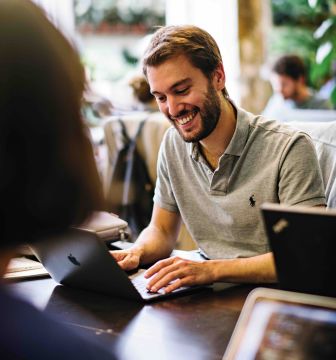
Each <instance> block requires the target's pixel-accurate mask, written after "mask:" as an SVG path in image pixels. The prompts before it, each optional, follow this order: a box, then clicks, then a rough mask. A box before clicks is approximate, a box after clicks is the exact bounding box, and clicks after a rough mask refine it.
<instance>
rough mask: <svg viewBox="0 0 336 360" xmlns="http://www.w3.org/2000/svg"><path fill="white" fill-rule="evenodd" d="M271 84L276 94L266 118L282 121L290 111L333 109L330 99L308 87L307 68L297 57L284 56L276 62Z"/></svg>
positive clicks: (271, 99)
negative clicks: (284, 114)
mask: <svg viewBox="0 0 336 360" xmlns="http://www.w3.org/2000/svg"><path fill="white" fill-rule="evenodd" d="M271 84H272V87H273V91H274V94H273V95H272V96H271V98H270V99H269V101H268V103H267V105H266V107H265V109H264V111H263V115H264V116H267V117H269V118H276V119H278V120H281V115H282V114H283V112H284V111H286V110H290V109H319V110H331V109H332V104H331V103H330V101H329V100H328V99H326V98H323V97H322V96H320V95H319V94H318V93H315V92H314V91H313V90H312V89H310V88H309V87H308V86H307V83H306V68H305V65H304V62H303V61H302V59H301V58H300V57H299V56H297V55H284V56H282V57H280V58H279V59H278V60H277V61H276V62H275V64H274V65H273V68H272V75H271Z"/></svg>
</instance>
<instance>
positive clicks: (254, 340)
mask: <svg viewBox="0 0 336 360" xmlns="http://www.w3.org/2000/svg"><path fill="white" fill-rule="evenodd" d="M223 359H224V360H232V359H235V360H252V359H296V360H305V359H312V360H313V359H316V360H317V359H318V360H321V359H324V360H325V359H336V301H335V299H334V298H328V297H322V296H317V295H310V294H302V293H295V292H289V291H283V290H275V289H265V288H257V289H255V290H253V291H252V292H251V293H250V294H249V296H248V297H247V299H246V301H245V304H244V306H243V309H242V312H241V314H240V316H239V319H238V322H237V324H236V327H235V329H234V332H233V334H232V336H231V339H230V342H229V345H228V347H227V349H226V351H225V354H224V357H223Z"/></svg>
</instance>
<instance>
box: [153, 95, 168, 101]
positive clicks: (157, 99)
mask: <svg viewBox="0 0 336 360" xmlns="http://www.w3.org/2000/svg"><path fill="white" fill-rule="evenodd" d="M155 98H156V101H158V102H164V101H165V100H166V97H165V96H156V97H155Z"/></svg>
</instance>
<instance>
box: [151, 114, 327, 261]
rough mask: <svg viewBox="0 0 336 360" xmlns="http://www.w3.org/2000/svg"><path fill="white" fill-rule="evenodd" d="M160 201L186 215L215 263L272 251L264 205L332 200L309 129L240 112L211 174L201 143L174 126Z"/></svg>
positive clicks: (164, 152) (167, 140) (161, 173)
mask: <svg viewBox="0 0 336 360" xmlns="http://www.w3.org/2000/svg"><path fill="white" fill-rule="evenodd" d="M154 202H155V203H156V204H157V205H159V206H160V207H162V208H164V209H166V210H168V211H172V212H179V213H180V215H181V217H182V219H183V221H184V223H185V225H186V227H187V229H188V230H189V232H190V234H191V236H192V237H193V239H194V240H195V241H196V242H197V243H198V245H199V247H200V248H201V249H203V250H204V251H205V252H206V253H207V254H208V255H209V257H210V258H213V259H216V258H217V259H218V258H237V257H250V256H255V255H258V254H263V253H266V252H268V251H269V246H268V243H267V239H266V235H265V232H264V228H263V223H262V219H261V215H260V210H259V206H260V205H261V204H262V203H263V202H273V203H286V204H289V205H297V204H300V205H306V206H313V205H318V204H321V203H325V197H324V189H323V184H322V178H321V172H320V168H319V165H318V161H317V158H316V154H315V149H314V146H313V144H312V142H311V141H310V139H309V138H308V136H307V135H305V134H304V133H302V132H298V131H296V130H294V129H291V128H290V127H288V126H286V125H282V124H279V123H277V122H275V121H269V120H266V119H265V118H264V117H262V116H255V115H253V114H251V113H248V112H246V111H244V110H242V109H239V108H238V109H237V126H236V129H235V132H234V135H233V137H232V139H231V142H230V144H229V146H228V147H227V149H226V151H225V153H224V154H223V155H222V157H221V158H220V160H219V166H218V168H217V169H216V170H215V171H212V170H211V169H210V168H209V166H208V164H207V162H206V161H205V159H204V157H203V156H202V154H201V153H200V151H199V148H198V144H197V143H186V142H184V141H183V139H182V138H181V137H180V135H179V134H178V132H177V131H176V130H175V129H174V128H170V129H168V131H167V133H166V135H165V137H164V140H163V142H162V145H161V148H160V154H159V160H158V178H157V183H156V189H155V195H154Z"/></svg>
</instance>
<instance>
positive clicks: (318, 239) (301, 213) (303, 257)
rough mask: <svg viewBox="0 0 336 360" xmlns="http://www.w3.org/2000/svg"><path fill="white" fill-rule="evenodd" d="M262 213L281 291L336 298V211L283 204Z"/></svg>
mask: <svg viewBox="0 0 336 360" xmlns="http://www.w3.org/2000/svg"><path fill="white" fill-rule="evenodd" d="M261 210H262V214H263V218H264V223H265V228H266V232H267V236H268V240H269V243H270V246H271V250H272V251H273V253H274V259H275V265H276V270H277V275H278V281H279V286H280V288H282V289H286V290H294V291H301V292H308V293H313V294H319V295H328V296H336V276H335V273H336V272H335V257H336V211H335V210H326V209H325V208H321V207H310V208H308V207H301V206H294V207H288V206H284V205H279V204H263V205H262V206H261Z"/></svg>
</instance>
